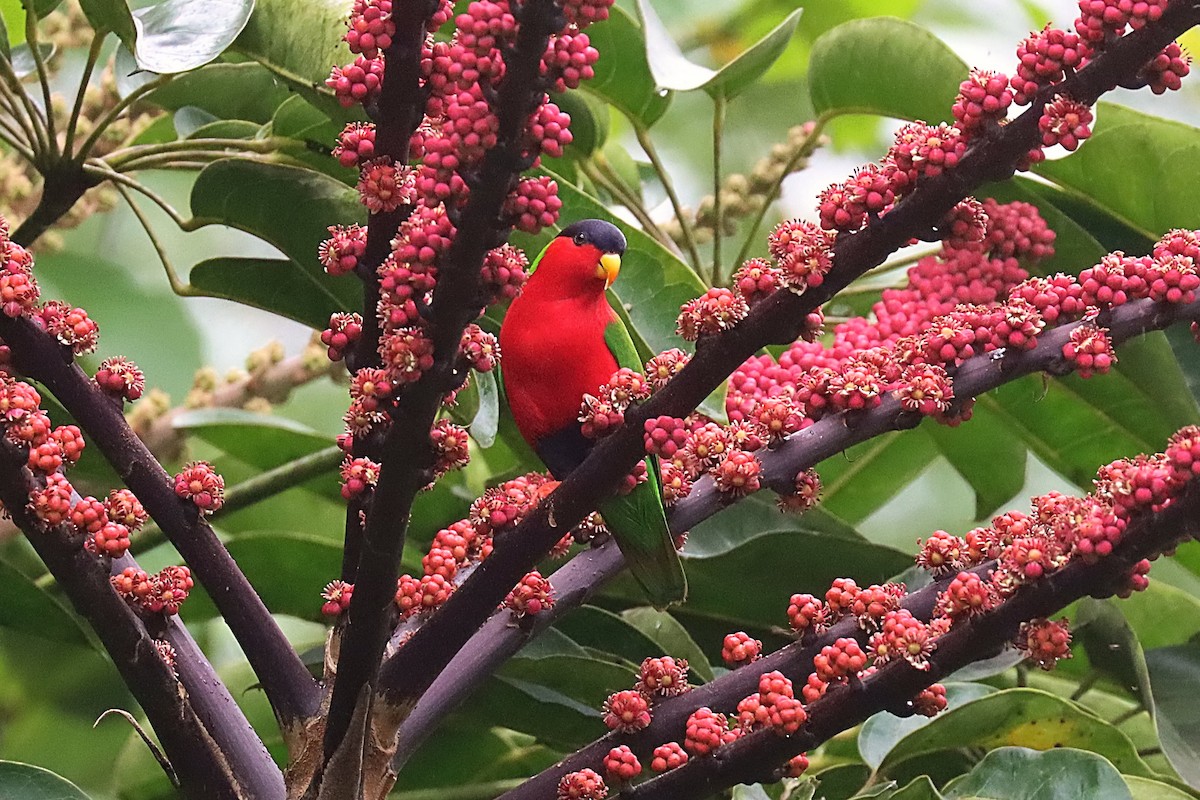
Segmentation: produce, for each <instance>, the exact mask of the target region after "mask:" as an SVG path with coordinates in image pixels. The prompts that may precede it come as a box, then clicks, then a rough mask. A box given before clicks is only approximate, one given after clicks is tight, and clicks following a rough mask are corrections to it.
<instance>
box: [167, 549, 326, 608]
mask: <svg viewBox="0 0 1200 800" xmlns="http://www.w3.org/2000/svg"><path fill="white" fill-rule="evenodd" d="M226 548H227V549H228V550H229V554H230V555H231V556H233V558H234V560H235V561H237V564H238V567H239V568H240V569H241V570H242V572H243V573H245V575H246V577H247V578H248V579H249V580H250V582H251V583H252V584H253V585H254V589H255V591H257V592H258V594H259V596H260V597H262V599H263V602H264V603H266V605H267V608H269V609H270V610H271V611H272V613H275V614H288V615H290V616H293V617H298V618H300V619H308V620H313V621H318V622H319V621H321V619H322V615H321V589H323V588H324V587H325V584H327V583H329V581H330V580H332V579H333V578H336V577H337V575H338V570H339V569H341V564H342V543H341V541H340V540H338V541H335V540H333V539H331V538H322V537H320V536H312V535H309V534H303V533H292V532H269V531H268V532H256V533H244V534H239V535H238V536H236V537H234V538H232V539H230V540H229V541H228V542H227V543H226ZM284 575H286V576H287V579H286V580H280V576H284ZM183 615H184V619H185V620H197V619H210V618H212V617H213V616H215V615H216V608H215V607H214V606H213V605H212V601H211V600H210V599H209V598H208V596H207V595H204V594H197V595H196V596H195V597H189V598H188V602H187V603H186V604H185V605H184V606H183Z"/></svg>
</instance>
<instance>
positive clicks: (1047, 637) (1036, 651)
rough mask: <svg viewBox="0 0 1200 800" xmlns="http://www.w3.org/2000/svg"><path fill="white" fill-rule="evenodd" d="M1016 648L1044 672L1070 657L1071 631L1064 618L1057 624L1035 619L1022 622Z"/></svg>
mask: <svg viewBox="0 0 1200 800" xmlns="http://www.w3.org/2000/svg"><path fill="white" fill-rule="evenodd" d="M1017 648H1018V649H1020V650H1021V651H1022V652H1024V653H1025V654H1026V657H1028V658H1029V660H1031V661H1032V662H1033V663H1034V664H1036V665H1038V666H1039V667H1041V668H1042V669H1044V670H1051V669H1054V667H1055V665H1056V664H1057V663H1058V662H1059V661H1061V660H1063V659H1066V658H1070V657H1071V630H1070V628H1069V626H1068V622H1067V619H1066V617H1064V618H1062V619H1061V620H1059V621H1058V622H1053V621H1051V620H1048V619H1035V620H1032V621H1030V622H1022V623H1021V628H1020V630H1019V631H1018V632H1017Z"/></svg>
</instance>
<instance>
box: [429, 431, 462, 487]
mask: <svg viewBox="0 0 1200 800" xmlns="http://www.w3.org/2000/svg"><path fill="white" fill-rule="evenodd" d="M469 439H470V435H469V434H468V433H467V429H466V428H464V427H463V426H462V425H458V424H455V423H454V422H451V421H450V420H448V419H439V420H438V421H437V422H435V423H433V429H432V430H430V432H429V443H430V445H432V447H433V459H434V463H433V471H434V474H435V475H437V476H439V477H440V476H442V475H445V474H446V473H448V472H453V471H454V470H456V469H462V468H463V467H465V466H466V465H467V464H468V463H469V462H470V461H471V451H470V447H469Z"/></svg>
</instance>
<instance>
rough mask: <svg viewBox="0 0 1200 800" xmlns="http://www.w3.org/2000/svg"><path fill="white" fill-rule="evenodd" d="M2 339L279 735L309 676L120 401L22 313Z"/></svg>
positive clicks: (312, 699) (299, 707) (295, 715)
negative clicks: (196, 591)
mask: <svg viewBox="0 0 1200 800" xmlns="http://www.w3.org/2000/svg"><path fill="white" fill-rule="evenodd" d="M0 338H3V340H4V342H5V343H6V344H7V345H8V346H9V348H10V349H11V350H12V356H13V363H14V364H15V366H16V368H17V369H18V370H19V371H20V372H21V373H22V374H24V375H28V376H29V377H31V378H33V379H34V380H37V381H39V382H40V383H42V384H43V385H44V386H45V387H46V388H47V389H49V390H50V392H51V393H52V394H53V395H54V396H55V397H56V398H57V399H58V401H59V402H60V403H61V404H62V405H63V407H64V408H65V409H66V410H67V411H68V412H69V413H70V414H71V416H72V417H73V418H74V419H75V421H76V422H77V423H78V424H79V427H80V428H81V429H82V430H83V431H84V433H85V434H86V436H87V438H88V439H89V440H90V441H91V442H92V443H94V444H95V446H96V447H97V448H98V449H99V450H100V452H101V453H102V454H103V455H104V457H105V458H106V459H107V460H108V462H109V463H110V464H112V466H113V468H114V469H115V470H116V471H117V474H118V475H120V476H121V479H122V480H123V481H125V484H126V485H127V486H128V487H129V488H130V490H131V491H132V492H133V493H134V494H135V495H137V498H138V500H140V501H141V502H142V505H143V506H145V508H146V511H147V512H149V514H150V516H151V517H153V519H154V521H155V522H156V523H158V525H159V527H160V528H162V529H163V531H164V532H165V533H166V534H167V538H168V539H170V540H171V543H172V544H173V545H174V546H175V548H176V549H177V550H178V551H179V553H180V554H181V555H182V556H183V558H184V559H185V560H186V561H187V562H188V565H189V566H190V567H191V568H192V571H193V572H194V573H195V575H196V578H197V579H198V580H199V581H200V582H201V583H202V584H203V585H204V587H205V588H206V589H207V590H208V593H209V595H210V596H211V597H212V598H213V602H214V603H215V604H216V606H217V610H218V611H219V612H220V613H221V616H222V617H223V618H224V619H225V621H226V623H227V624H228V625H229V628H230V630H231V631H232V632H233V635H234V637H235V638H236V639H237V641H238V644H240V645H241V647H242V650H243V651H244V652H245V654H246V658H247V659H248V660H249V661H250V666H251V667H252V668H253V669H254V673H255V674H256V675H257V676H258V679H259V680H260V681H261V682H262V686H263V690H264V691H265V692H266V694H267V697H268V699H269V700H270V702H271V706H272V707H273V708H274V710H275V713H276V715H277V717H278V718H279V720H280V724H281V726H282V727H283V728H284V733H285V735H287V734H288V731H289V729H290V727H291V726H292V725H293V724H294V723H297V722H299V721H300V720H301V719H303V718H305V717H308V716H310V715H311V714H313V713H314V712H315V711H316V708H317V704H318V703H319V700H320V698H319V691H318V689H317V686H316V683H315V681H313V679H312V676H310V675H309V673H308V670H307V669H306V668H305V666H304V664H303V663H302V662H301V661H300V658H299V656H297V655H296V652H295V650H293V649H292V646H291V644H290V643H289V642H288V640H287V638H286V637H285V636H284V635H283V632H282V631H281V630H280V629H279V626H278V625H276V624H275V620H274V619H273V618H272V617H271V614H270V612H269V611H268V610H267V607H266V606H265V605H263V602H262V600H261V599H260V598H259V596H258V595H257V594H256V593H255V591H254V588H253V587H252V586H251V585H250V583H249V582H248V581H247V580H246V576H245V575H243V574H242V572H241V570H239V569H238V567H237V564H235V563H234V561H233V559H232V558H231V557H230V555H229V553H228V551H226V550H225V547H224V546H223V545H222V544H221V542H220V541H219V540H218V539H217V537H216V534H215V533H213V530H212V528H211V527H209V525H208V523H207V522H206V521H205V520H204V519H203V518H202V517H200V516H199V513H198V511H197V509H196V507H195V506H194V505H192V504H190V503H187V502H185V501H183V500H181V499H180V498H179V497H177V496H176V495H175V491H174V488H173V481H172V479H171V477H170V476H169V475H168V474H167V473H166V471H165V470H164V469H163V468H162V465H161V464H159V463H158V461H157V460H155V458H154V456H153V455H151V453H150V451H149V450H148V449H146V446H145V445H144V444H143V443H142V442H141V440H139V439H138V438H137V436H135V435H134V433H133V431H132V430H130V428H129V425H128V424H127V423H126V421H125V417H124V416H123V415H122V413H121V409H120V407H119V406H118V405H116V404H114V403H113V401H112V400H111V399H110V398H109V397H108V396H107V395H105V394H104V392H103V391H102V390H101V389H100V387H98V386H97V385H96V384H95V382H94V381H92V380H90V379H89V378H88V377H87V375H85V374H84V372H83V370H81V369H80V368H79V367H78V366H77V365H76V364H75V363H74V362H73V361H72V360H71V358H70V351H69V350H67V349H65V348H64V347H63V346H62V345H60V344H59V343H58V342H57V341H56V340H55V339H54V338H53V337H52V336H51V335H50V334H48V333H46V332H45V331H42V330H40V329H39V328H38V327H37V326H35V325H34V324H33V323H32V322H30V321H29V320H27V319H23V318H21V319H11V318H9V317H7V316H0Z"/></svg>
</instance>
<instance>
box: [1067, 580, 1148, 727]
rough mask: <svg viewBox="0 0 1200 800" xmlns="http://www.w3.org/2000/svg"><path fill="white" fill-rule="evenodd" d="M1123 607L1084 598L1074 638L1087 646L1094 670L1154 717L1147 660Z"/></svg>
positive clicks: (1075, 620)
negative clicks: (1125, 692) (1127, 693)
mask: <svg viewBox="0 0 1200 800" xmlns="http://www.w3.org/2000/svg"><path fill="white" fill-rule="evenodd" d="M1121 606H1122V604H1120V603H1117V602H1115V601H1113V600H1095V599H1093V598H1091V597H1085V598H1083V599H1082V600H1080V601H1079V604H1078V606H1076V609H1075V613H1074V614H1073V615H1072V626H1071V627H1072V630H1071V634H1072V638H1073V639H1074V640H1075V642H1076V643H1078V644H1081V645H1083V651H1084V652H1085V653H1087V660H1088V664H1089V666H1090V667H1091V668H1092V669H1095V670H1099V671H1100V672H1101V673H1103V674H1104V675H1106V676H1107V677H1109V678H1111V679H1112V681H1113V682H1114V683H1116V684H1117V685H1118V686H1120V687H1121V688H1122V689H1125V690H1126V691H1128V692H1129V693H1130V694H1132V695H1133V696H1134V697H1136V698H1137V699H1138V700H1139V701H1140V702H1141V703H1142V705H1143V706H1145V707H1146V708H1147V709H1149V710H1150V711H1151V713H1153V709H1154V698H1153V697H1151V694H1150V674H1149V673H1148V672H1147V671H1146V656H1145V654H1144V653H1143V652H1142V646H1141V644H1139V643H1138V639H1137V634H1135V633H1134V632H1133V628H1132V627H1130V625H1129V623H1128V622H1127V621H1126V619H1125V615H1124V614H1122V613H1121Z"/></svg>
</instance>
